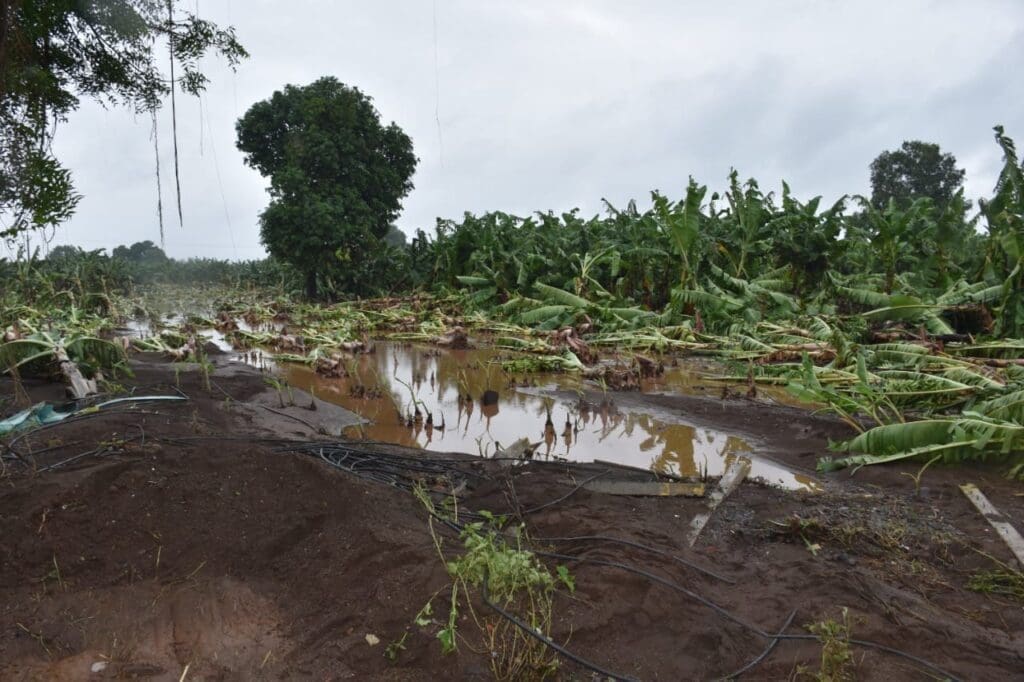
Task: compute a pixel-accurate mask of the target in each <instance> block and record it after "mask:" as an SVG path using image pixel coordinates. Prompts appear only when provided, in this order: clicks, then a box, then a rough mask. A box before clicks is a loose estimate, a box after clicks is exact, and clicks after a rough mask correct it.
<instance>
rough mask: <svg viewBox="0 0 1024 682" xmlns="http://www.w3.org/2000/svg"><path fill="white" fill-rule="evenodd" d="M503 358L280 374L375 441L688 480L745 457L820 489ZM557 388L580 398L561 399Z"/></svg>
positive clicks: (676, 381)
mask: <svg viewBox="0 0 1024 682" xmlns="http://www.w3.org/2000/svg"><path fill="white" fill-rule="evenodd" d="M498 355H499V353H498V352H497V351H494V350H439V349H436V348H428V347H418V346H411V345H401V344H392V343H377V345H376V352H375V353H370V354H365V355H357V356H355V357H354V358H353V359H352V361H351V366H350V367H349V372H350V374H352V376H353V378H330V377H324V376H321V375H319V374H317V373H315V372H314V371H313V370H311V369H310V368H308V367H306V366H303V365H284V366H282V367H280V368H278V372H279V374H281V375H282V376H283V377H284V378H285V379H286V380H287V382H288V383H289V384H291V385H292V386H295V387H298V388H302V389H304V390H307V391H310V392H312V393H314V394H315V395H316V396H317V397H318V398H321V399H322V400H327V401H330V402H333V403H335V404H338V405H341V406H343V407H345V408H346V409H349V410H351V411H353V412H356V413H358V414H360V415H362V416H363V417H364V418H366V419H367V420H368V421H369V423H368V424H367V425H365V426H364V427H362V433H363V435H364V436H365V437H367V438H371V439H374V440H380V441H385V442H390V443H397V444H401V445H407V446H418V447H424V448H429V449H431V450H438V451H462V452H470V453H478V454H481V455H485V456H488V455H493V454H494V453H495V452H496V451H497V450H499V449H500V448H501V447H507V446H509V445H511V444H513V443H514V442H515V441H517V440H519V439H521V438H528V439H529V440H530V441H531V442H532V443H535V444H537V449H536V454H535V456H536V457H539V458H562V459H568V460H575V461H593V460H602V461H607V462H615V463H618V464H625V465H629V466H636V467H643V468H653V469H655V470H658V471H662V472H666V473H672V474H676V475H679V476H684V477H699V476H702V475H706V476H719V475H721V474H722V472H723V471H724V470H725V468H726V467H727V466H728V465H729V463H730V462H731V461H732V460H733V459H734V458H735V457H737V456H741V455H742V456H747V457H750V458H751V459H752V460H753V467H752V471H751V476H752V477H753V478H758V479H761V480H764V481H765V482H768V483H771V484H773V485H779V486H783V487H786V488H791V489H815V488H816V487H817V486H816V484H815V482H814V480H813V479H812V478H810V477H807V476H804V475H801V474H795V473H793V472H791V471H789V470H787V469H786V468H784V467H782V466H781V465H778V464H775V463H774V462H771V461H768V460H763V459H759V458H758V457H757V456H756V453H755V452H754V448H753V447H752V445H751V444H750V443H748V442H746V441H745V440H743V439H742V438H740V437H738V436H736V435H733V434H730V433H726V432H723V431H717V430H715V429H710V428H704V427H698V426H694V425H691V424H687V423H685V421H682V420H680V419H677V418H674V416H673V415H670V414H667V413H664V412H661V411H657V410H653V409H652V410H649V411H646V410H638V409H636V408H631V409H625V408H620V407H619V406H618V405H617V404H616V399H615V397H616V396H615V394H614V393H611V392H609V393H606V394H603V398H602V399H601V400H599V401H587V400H584V399H583V398H582V395H583V392H582V390H583V388H584V385H583V382H582V381H581V380H580V379H578V378H576V377H574V376H572V375H568V374H545V375H528V376H525V377H524V376H510V375H508V374H505V373H504V372H503V371H502V369H501V367H500V363H499V362H498V361H497V356H498ZM701 387H702V386H701V384H700V381H699V377H698V376H697V375H696V374H694V373H693V372H692V371H686V370H684V369H680V368H670V369H668V370H667V371H666V372H665V374H664V375H663V376H662V377H659V378H658V379H656V380H650V381H648V382H646V383H645V386H644V391H645V392H687V393H693V392H697V391H699V389H700V388H701ZM590 388H591V389H593V388H594V386H593V385H591V386H590ZM711 390H718V391H720V390H721V389H720V387H714V388H712V389H711ZM555 391H557V392H558V394H559V396H565V395H566V392H570V393H575V394H576V397H575V398H572V399H566V398H564V397H555V396H553V395H552V394H553V393H554V392H555ZM417 411H419V415H418V416H417V415H416V412H417Z"/></svg>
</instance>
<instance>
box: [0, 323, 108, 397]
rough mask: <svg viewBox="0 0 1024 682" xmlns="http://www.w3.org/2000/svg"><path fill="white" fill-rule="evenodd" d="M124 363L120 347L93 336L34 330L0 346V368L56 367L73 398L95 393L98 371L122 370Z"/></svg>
mask: <svg viewBox="0 0 1024 682" xmlns="http://www.w3.org/2000/svg"><path fill="white" fill-rule="evenodd" d="M125 361H126V356H125V352H124V349H123V348H122V347H121V346H118V345H117V344H114V343H111V342H110V341H106V340H104V339H100V338H97V337H94V336H83V335H74V334H73V335H70V336H64V335H61V334H57V333H53V332H49V331H38V332H36V333H34V334H29V335H27V336H24V337H21V338H17V339H13V340H11V341H7V342H6V343H3V344H0V367H2V368H4V370H5V371H14V370H17V369H19V368H23V367H29V366H32V365H36V364H38V365H41V366H50V367H53V368H56V370H57V371H58V372H59V373H60V375H61V376H62V377H63V379H64V381H65V382H66V383H67V386H68V390H69V392H70V393H71V396H72V397H74V398H84V397H86V396H88V395H91V394H93V393H96V391H97V387H96V382H97V378H99V377H100V376H102V374H101V372H102V370H104V369H114V368H119V367H120V368H123V367H125ZM83 370H84V372H83Z"/></svg>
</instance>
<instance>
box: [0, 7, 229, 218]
mask: <svg viewBox="0 0 1024 682" xmlns="http://www.w3.org/2000/svg"><path fill="white" fill-rule="evenodd" d="M181 4H183V3H181V2H179V0H47V1H46V2H34V1H28V2H26V1H25V0H4V2H3V3H2V5H0V142H2V144H0V221H2V222H0V237H13V236H16V235H17V234H20V233H22V232H24V231H26V230H30V229H33V228H39V227H47V226H53V225H56V224H58V223H60V222H62V221H64V220H66V219H67V218H69V217H70V216H71V214H72V213H73V212H74V209H75V206H76V204H77V203H78V200H79V198H80V197H79V195H78V194H77V193H76V192H75V190H74V186H73V184H72V181H71V174H70V172H69V171H68V170H67V169H66V168H64V167H63V166H62V165H61V164H60V162H59V161H58V160H57V159H56V158H55V157H54V155H53V153H52V152H51V142H52V140H53V135H54V131H55V128H56V126H57V125H58V124H60V123H62V122H64V121H65V120H66V119H67V116H68V114H69V113H71V112H72V111H74V110H75V109H77V108H78V106H79V103H80V98H82V97H87V98H92V99H94V100H96V101H98V102H101V103H102V104H104V105H110V104H123V105H126V106H130V107H133V108H134V109H135V110H136V111H139V112H142V111H155V110H156V109H157V108H159V106H160V104H161V101H162V100H163V98H164V97H165V96H166V95H168V94H171V95H172V97H173V92H174V89H173V88H172V87H171V86H172V84H174V85H177V86H178V88H180V89H181V90H182V91H184V92H186V93H190V94H197V93H199V92H200V91H201V90H202V89H203V88H204V86H205V84H206V80H207V79H206V77H205V76H204V75H203V74H202V72H201V71H200V70H199V59H200V58H201V57H202V56H203V55H204V54H206V53H207V52H209V51H213V52H215V53H218V54H220V55H222V56H224V57H225V58H226V59H227V60H228V63H229V64H230V65H231V66H234V65H235V64H237V63H238V61H239V60H240V59H242V58H244V57H246V56H247V53H246V51H245V49H244V48H243V47H242V46H241V44H240V43H239V42H238V41H237V40H236V38H235V33H234V30H233V29H231V28H227V29H221V28H219V27H218V26H216V25H215V24H213V23H211V22H209V21H205V20H202V19H200V18H199V17H198V16H196V15H195V14H192V13H190V12H188V11H182V10H180V9H179V8H178V5H181ZM161 39H165V40H166V41H167V43H165V45H166V47H163V48H161V44H164V43H161ZM164 49H168V50H169V53H168V52H164V51H163V50H164ZM158 64H161V65H163V64H167V65H168V70H169V73H166V74H165V73H164V70H163V69H162V68H161V67H160V66H158ZM175 67H177V68H178V72H177V74H176V73H175ZM172 102H173V100H172Z"/></svg>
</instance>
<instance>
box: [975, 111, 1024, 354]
mask: <svg viewBox="0 0 1024 682" xmlns="http://www.w3.org/2000/svg"><path fill="white" fill-rule="evenodd" d="M995 131H996V142H998V143H999V146H1000V147H1001V148H1002V150H1003V161H1004V163H1003V170H1002V172H1001V173H1000V174H999V180H998V182H997V183H996V187H995V196H994V197H992V199H991V201H987V202H982V204H981V208H982V213H983V214H984V215H985V219H986V220H987V222H988V226H989V245H990V248H989V251H990V253H989V269H990V271H991V274H992V275H993V276H994V277H995V278H997V280H998V284H995V285H994V286H993V287H991V288H990V289H989V290H987V291H986V292H980V293H979V294H978V298H979V299H982V300H986V299H987V300H991V301H995V302H996V304H997V309H998V313H999V314H998V318H997V322H996V332H997V333H998V334H1000V335H1002V336H1014V337H1020V336H1024V170H1022V169H1021V164H1020V161H1019V159H1018V157H1017V149H1016V147H1015V145H1014V143H1013V140H1012V139H1010V138H1009V137H1007V136H1006V135H1005V133H1004V132H1003V127H1002V126H996V127H995Z"/></svg>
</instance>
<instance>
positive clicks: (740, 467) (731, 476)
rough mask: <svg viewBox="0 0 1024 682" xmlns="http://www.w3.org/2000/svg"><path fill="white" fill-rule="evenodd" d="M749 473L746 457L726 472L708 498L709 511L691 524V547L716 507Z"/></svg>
mask: <svg viewBox="0 0 1024 682" xmlns="http://www.w3.org/2000/svg"><path fill="white" fill-rule="evenodd" d="M749 473H750V460H749V459H747V458H746V457H740V458H738V459H735V460H733V462H732V464H730V465H729V468H728V469H726V470H725V473H724V474H722V478H721V479H720V480H719V481H718V487H717V488H716V489H715V490H714V491H712V493H711V495H710V497H708V510H707V511H706V512H701V513H700V514H697V515H696V516H695V517H693V521H691V522H690V534H689V535H688V536H687V543H688V544H689V545H690V547H693V545H694V544H695V543H696V542H697V538H698V537H699V536H700V532H701V531H702V530H704V526H706V525H707V523H708V521H709V520H710V519H711V514H712V513H713V512H714V511H715V507H717V506H718V505H719V504H721V502H722V500H724V499H725V498H726V497H728V496H729V494H730V493H732V491H733V490H735V489H736V488H738V487H739V485H740V483H742V482H743V479H745V478H746V477H747V474H749Z"/></svg>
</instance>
